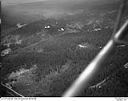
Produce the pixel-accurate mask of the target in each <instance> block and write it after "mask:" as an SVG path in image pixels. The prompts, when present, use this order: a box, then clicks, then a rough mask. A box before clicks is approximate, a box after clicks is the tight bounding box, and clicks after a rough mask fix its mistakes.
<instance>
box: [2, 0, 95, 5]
mask: <svg viewBox="0 0 128 101" xmlns="http://www.w3.org/2000/svg"><path fill="white" fill-rule="evenodd" d="M1 1H2V5H15V4H21V3H31V2H38V1H50V0H1ZM51 1H59V2H64V1H96V0H51Z"/></svg>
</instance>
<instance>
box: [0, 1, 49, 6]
mask: <svg viewBox="0 0 128 101" xmlns="http://www.w3.org/2000/svg"><path fill="white" fill-rule="evenodd" d="M38 1H48V0H1V2H2V4H3V5H12V4H21V3H29V2H38Z"/></svg>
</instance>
